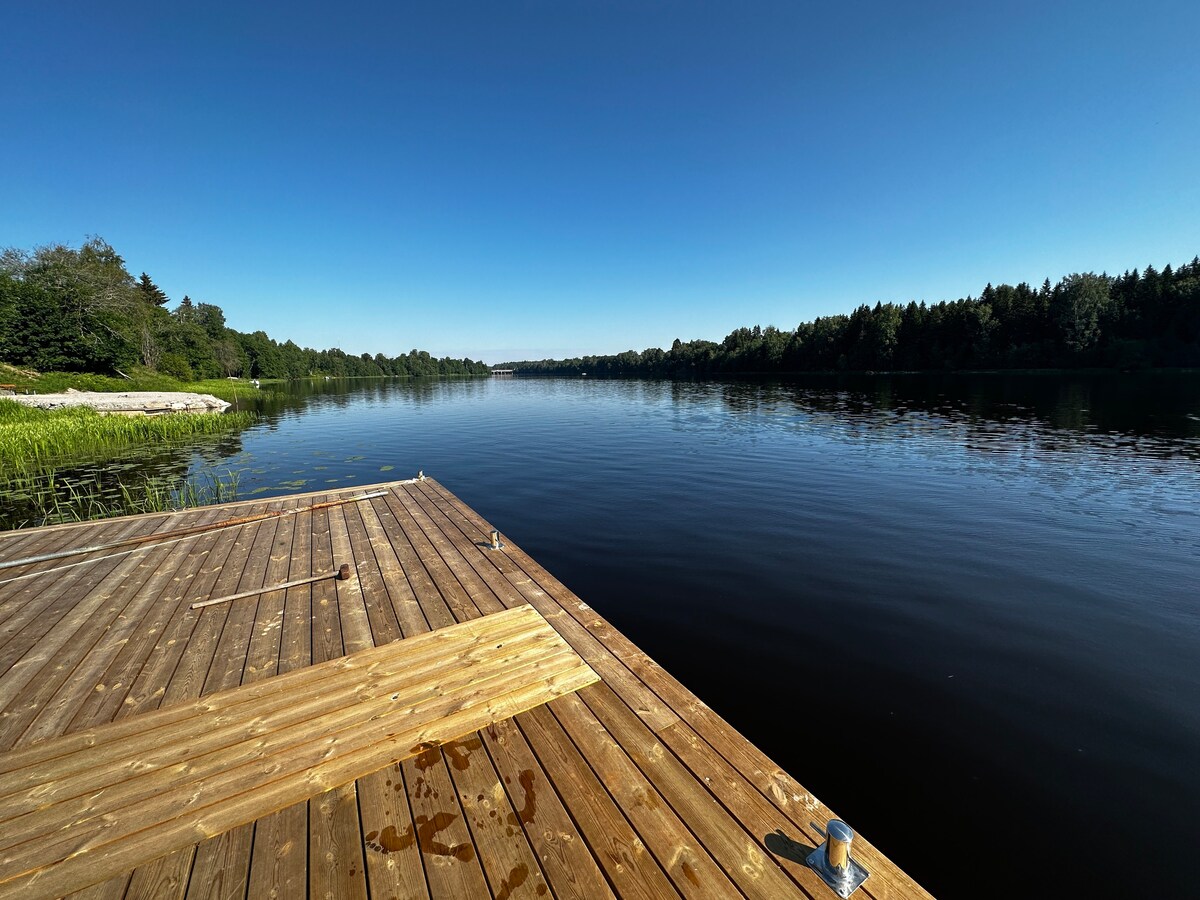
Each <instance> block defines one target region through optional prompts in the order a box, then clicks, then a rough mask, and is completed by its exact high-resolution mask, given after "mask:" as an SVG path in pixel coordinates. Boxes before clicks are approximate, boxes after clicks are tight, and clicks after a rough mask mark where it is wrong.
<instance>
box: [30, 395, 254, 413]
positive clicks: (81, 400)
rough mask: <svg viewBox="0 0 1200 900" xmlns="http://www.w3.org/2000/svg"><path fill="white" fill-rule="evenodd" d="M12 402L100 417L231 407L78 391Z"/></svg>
mask: <svg viewBox="0 0 1200 900" xmlns="http://www.w3.org/2000/svg"><path fill="white" fill-rule="evenodd" d="M10 399H12V400H16V401H17V402H18V403H21V404H24V405H25V406H32V407H35V408H37V409H61V408H63V407H65V406H90V407H91V408H92V409H94V410H96V411H97V412H101V413H111V414H116V415H125V416H152V415H158V414H160V413H170V412H224V411H225V410H226V409H228V408H229V406H230V405H231V404H229V403H228V402H226V401H225V400H222V399H220V398H219V397H214V396H213V395H212V394H192V393H188V392H186V391H121V392H119V393H110V392H107V391H76V390H68V391H66V392H65V393H62V394H18V395H16V396H13V397H11V398H10Z"/></svg>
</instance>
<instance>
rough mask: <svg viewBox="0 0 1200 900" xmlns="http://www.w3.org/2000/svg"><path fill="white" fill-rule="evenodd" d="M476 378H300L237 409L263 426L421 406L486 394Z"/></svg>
mask: <svg viewBox="0 0 1200 900" xmlns="http://www.w3.org/2000/svg"><path fill="white" fill-rule="evenodd" d="M487 385H488V380H487V379H480V378H467V377H463V378H451V377H447V378H424V377H422V378H332V377H331V378H303V379H296V380H293V381H287V382H282V383H279V384H276V385H271V386H270V387H269V388H267V389H264V390H262V391H261V392H259V393H258V394H257V395H255V396H252V397H249V398H246V399H243V400H241V401H240V402H239V404H238V406H237V408H238V409H248V410H250V411H252V412H255V413H257V414H258V415H259V416H260V418H261V419H262V421H263V422H264V423H266V424H270V423H274V422H278V421H279V420H280V419H284V418H288V417H292V416H298V415H300V414H301V413H307V412H316V411H319V410H321V409H347V408H349V407H351V406H354V405H357V404H363V403H367V404H371V403H391V402H394V401H403V402H407V403H411V404H414V405H424V404H428V403H433V402H437V401H439V400H443V399H455V400H457V399H461V398H462V397H464V396H478V395H479V394H481V393H482V392H483V391H485V390H487Z"/></svg>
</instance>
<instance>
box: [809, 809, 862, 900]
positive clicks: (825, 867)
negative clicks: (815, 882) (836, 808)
mask: <svg viewBox="0 0 1200 900" xmlns="http://www.w3.org/2000/svg"><path fill="white" fill-rule="evenodd" d="M825 832H826V837H825V843H823V844H822V845H821V846H820V847H818V848H817V849H816V850H814V851H813V852H812V853H810V854H808V859H807V860H806V862H807V863H808V865H809V868H811V869H812V870H813V871H814V872H816V873H817V874H818V875H820V876H821V880H822V881H824V882H825V883H826V884H827V885H829V886H830V887H831V888H833V892H834V893H835V894H837V895H838V896H839V897H842V898H846V897H849V896H850V895H851V894H853V893H854V892H855V891H856V890H858V888H859V887H860V886H861V885H862V883H863V882H864V881H866V880H867V876H868V875H869V874H870V873H869V872H867V870H866V869H864V868H863V867H862V866H860V865H859V864H858V863H857V862H855V861H854V860H853V859H852V858H851V857H850V845H851V843H853V841H854V832H853V831H852V830H851V829H850V826H849V825H847V824H846V823H845V822H843V821H842V820H841V819H830V820H829V824H828V825H826V826H825Z"/></svg>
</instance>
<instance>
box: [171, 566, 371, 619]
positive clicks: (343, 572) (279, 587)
mask: <svg viewBox="0 0 1200 900" xmlns="http://www.w3.org/2000/svg"><path fill="white" fill-rule="evenodd" d="M327 578H336V579H337V580H338V581H346V580H348V579H349V578H350V564H349V563H342V565H341V568H339V569H338V570H337V571H336V572H332V573H329V572H327V573H326V574H324V575H312V576H310V577H308V578H297V579H296V580H295V581H285V582H283V583H282V584H268V585H266V586H265V587H260V588H252V589H251V590H248V591H242V592H240V593H237V594H230V595H229V596H228V597H214V598H213V599H211V600H200V601H198V602H196V603H193V604H192V605H191V606H190V607H188V608H189V609H203V608H204V607H206V606H216V605H217V604H218V603H232V602H233V601H234V600H242V599H244V598H246V597H253V596H255V595H256V594H269V593H271V591H285V590H287V589H288V588H294V587H300V586H301V585H304V584H312V583H313V582H314V581H324V580H326V579H327Z"/></svg>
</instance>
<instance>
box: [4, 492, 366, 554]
mask: <svg viewBox="0 0 1200 900" xmlns="http://www.w3.org/2000/svg"><path fill="white" fill-rule="evenodd" d="M386 495H387V491H374V492H372V493H369V494H359V495H357V496H355V497H344V498H342V499H341V500H325V501H323V502H321V503H314V504H312V505H311V506H302V507H300V508H299V509H276V510H271V511H269V512H265V513H256V514H254V515H252V516H241V517H240V518H237V519H226V520H225V521H224V522H214V523H213V524H211V525H193V526H191V527H190V528H180V529H177V530H175V531H164V532H162V533H161V534H143V535H140V536H138V537H131V538H125V539H123V540H120V541H113V542H112V543H109V544H96V545H95V546H92V547H76V548H74V549H71V550H58V551H56V552H54V553H43V554H42V555H41V556H28V557H26V558H25V559H10V560H7V561H5V562H0V569H11V568H13V567H14V566H25V565H30V564H31V563H40V562H50V561H51V560H54V559H66V558H67V557H68V556H78V555H79V554H81V553H99V552H101V551H103V550H115V549H116V548H118V547H129V546H134V547H136V546H139V545H141V544H157V543H166V542H168V541H171V540H176V539H179V538H184V537H190V536H191V535H194V534H204V533H205V532H209V531H217V530H219V529H221V528H231V527H233V526H234V525H249V524H250V523H252V522H261V521H264V520H265V519H277V518H281V517H283V516H296V515H299V514H300V513H304V512H312V511H314V510H318V509H327V508H329V507H331V506H341V505H342V504H345V503H356V502H358V501H359V500H370V499H372V498H374V497H383V496H386Z"/></svg>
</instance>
